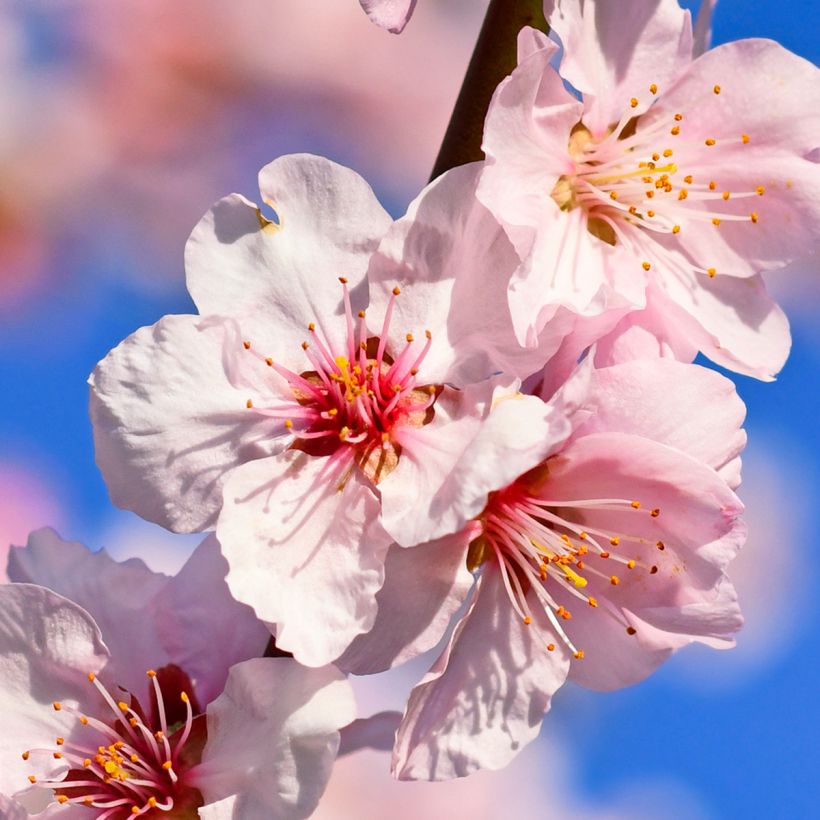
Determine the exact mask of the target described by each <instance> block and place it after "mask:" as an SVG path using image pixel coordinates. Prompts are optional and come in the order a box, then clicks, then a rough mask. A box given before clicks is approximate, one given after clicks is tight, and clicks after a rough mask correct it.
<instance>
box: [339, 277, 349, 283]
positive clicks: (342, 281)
mask: <svg viewBox="0 0 820 820" xmlns="http://www.w3.org/2000/svg"><path fill="white" fill-rule="evenodd" d="M339 281H340V282H341V283H342V284H343V285H346V284H347V277H346V276H340V277H339Z"/></svg>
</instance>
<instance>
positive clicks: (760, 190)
mask: <svg viewBox="0 0 820 820" xmlns="http://www.w3.org/2000/svg"><path fill="white" fill-rule="evenodd" d="M755 193H756V194H757V195H758V196H763V194H765V193H766V188H765V186H763V185H758V186H757V188H755Z"/></svg>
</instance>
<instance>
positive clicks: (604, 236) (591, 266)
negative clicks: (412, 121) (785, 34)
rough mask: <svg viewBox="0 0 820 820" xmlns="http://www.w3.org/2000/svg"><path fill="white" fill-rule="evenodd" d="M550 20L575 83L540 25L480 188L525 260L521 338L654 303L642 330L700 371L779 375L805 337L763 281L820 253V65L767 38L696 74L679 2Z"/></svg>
mask: <svg viewBox="0 0 820 820" xmlns="http://www.w3.org/2000/svg"><path fill="white" fill-rule="evenodd" d="M547 12H548V18H549V22H550V25H551V27H552V30H553V31H554V32H555V33H556V34H557V35H558V36H559V37H560V38H561V41H562V44H563V47H564V51H563V58H562V61H561V67H560V72H561V73H560V76H559V74H558V73H557V72H556V71H555V70H554V69H553V68H552V67H551V65H550V61H551V60H552V58H553V57H554V55H555V54H556V52H557V48H558V47H557V45H556V44H555V43H553V42H552V41H550V40H548V39H547V38H546V37H545V36H544V35H543V34H541V33H539V32H536V31H535V30H533V29H528V30H527V29H525V30H524V31H523V32H522V34H521V36H520V38H519V65H518V68H517V69H516V70H515V71H514V72H513V74H512V75H511V76H510V77H509V78H508V79H507V80H505V81H504V82H503V83H502V84H501V86H500V87H499V89H498V90H497V92H496V95H495V97H494V100H493V102H492V104H491V106H490V110H489V112H488V117H487V123H486V128H485V136H484V149H485V151H486V153H487V158H488V164H487V168H486V170H485V172H484V174H483V175H482V179H481V183H480V184H479V188H478V196H479V198H480V199H481V201H482V202H484V204H485V205H486V206H487V207H488V208H490V210H491V211H493V213H494V214H495V215H496V216H497V217H498V218H499V219H500V220H501V222H502V223H503V224H504V226H505V228H506V229H507V232H508V234H509V236H510V238H511V240H512V241H513V244H514V245H515V246H516V250H517V251H518V253H519V255H520V256H521V259H522V263H521V266H520V267H519V269H518V271H517V272H516V273H515V275H514V276H513V277H512V280H511V283H510V291H509V299H510V306H511V309H512V313H513V319H514V322H515V325H516V329H517V332H518V334H519V338H520V339H521V341H522V342H528V343H530V344H531V343H532V342H533V339H535V338H536V337H537V335H538V334H539V333H540V332H541V331H542V330H543V328H544V327H545V326H548V323H549V320H550V319H551V317H552V316H553V315H554V314H555V312H556V310H557V308H558V306H560V305H564V306H567V307H570V308H571V309H573V310H574V311H577V312H579V313H582V314H585V315H591V316H595V315H599V314H603V313H604V312H605V311H607V310H611V309H613V308H619V309H623V308H625V307H626V308H629V309H641V308H643V307H644V306H646V305H647V304H648V305H649V307H648V309H647V311H646V312H644V313H640V314H638V315H636V316H633V317H630V322H631V323H633V324H635V323H637V324H643V325H645V326H646V327H647V328H648V329H649V330H650V331H652V332H661V333H663V334H666V335H669V336H672V337H673V344H672V346H673V347H676V348H677V349H682V350H685V351H686V353H687V356H686V358H692V357H694V354H695V353H696V352H697V351H698V350H700V351H702V352H704V353H705V354H706V355H708V356H709V357H710V358H712V359H713V360H714V361H716V362H718V363H719V364H721V365H724V366H726V367H729V368H732V369H735V370H737V371H739V372H743V373H747V374H750V375H754V376H757V377H759V378H764V379H769V378H772V377H773V375H774V374H775V373H776V372H777V371H778V370H779V369H780V367H781V366H782V364H783V361H784V360H785V358H786V356H787V354H788V349H789V341H790V340H789V332H788V325H787V322H786V319H785V316H784V315H783V313H782V312H781V311H780V309H779V308H778V307H777V305H776V304H775V303H774V302H773V301H772V300H771V299H770V298H769V296H768V295H767V294H766V291H765V288H764V286H763V283H762V280H761V279H760V277H759V275H758V274H759V272H761V271H765V270H774V269H777V268H780V267H783V266H784V265H785V264H787V263H788V262H790V261H791V260H792V259H794V258H795V257H797V256H799V255H801V254H804V253H806V252H808V251H810V250H811V249H812V248H813V247H815V246H816V242H817V237H818V229H817V225H818V224H820V221H819V220H818V206H819V205H820V203H819V202H818V200H817V196H816V191H817V190H818V182H820V171H819V170H818V164H817V162H816V157H814V156H813V154H812V152H813V151H815V149H816V148H817V145H818V137H817V135H818V133H820V127H818V126H820V122H818V116H820V115H818V113H817V112H818V111H820V100H817V99H815V97H816V94H817V89H818V88H820V83H818V81H817V80H818V72H817V69H816V68H814V67H813V66H812V65H811V64H810V63H808V62H806V61H805V60H803V59H801V58H799V57H797V56H795V55H793V54H791V53H790V52H788V51H786V50H785V49H783V48H782V47H780V46H779V45H777V44H776V43H773V42H769V41H765V40H744V41H740V42H736V43H730V44H728V45H724V46H720V47H718V48H716V49H713V50H711V51H707V52H706V53H705V54H703V55H702V56H700V57H699V58H697V59H695V60H694V61H693V59H692V55H693V50H692V49H693V44H692V31H691V22H690V18H689V14H688V12H684V11H682V10H681V9H680V8H679V6H678V5H677V3H676V2H674V0H663V2H660V3H657V4H645V3H640V2H633V0H629V2H624V3H620V4H617V7H616V6H614V5H607V4H606V3H595V2H588V3H586V4H582V3H580V2H579V1H578V0H561V1H560V2H557V3H547ZM564 81H568V82H569V83H571V84H572V86H573V87H574V88H575V89H577V91H578V92H579V93H580V95H581V99H580V100H579V99H578V98H576V97H575V96H574V95H573V94H572V93H570V91H568V90H567V89H566V88H565V87H564V84H563V83H564ZM579 272H580V274H579Z"/></svg>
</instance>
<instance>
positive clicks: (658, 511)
mask: <svg viewBox="0 0 820 820" xmlns="http://www.w3.org/2000/svg"><path fill="white" fill-rule="evenodd" d="M649 514H650V515H651V516H652V518H657V517H658V516H659V515H660V514H661V508H660V507H655V509H654V510H652V511H651V512H650V513H649Z"/></svg>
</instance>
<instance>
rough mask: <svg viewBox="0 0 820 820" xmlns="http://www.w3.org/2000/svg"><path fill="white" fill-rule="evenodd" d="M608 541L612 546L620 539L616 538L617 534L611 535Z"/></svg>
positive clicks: (618, 542)
mask: <svg viewBox="0 0 820 820" xmlns="http://www.w3.org/2000/svg"><path fill="white" fill-rule="evenodd" d="M609 543H610V544H612V546H613V547H617V546H618V544H620V543H621V539H620V538H618V536H617V535H613V536H612V538H610V539H609Z"/></svg>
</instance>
